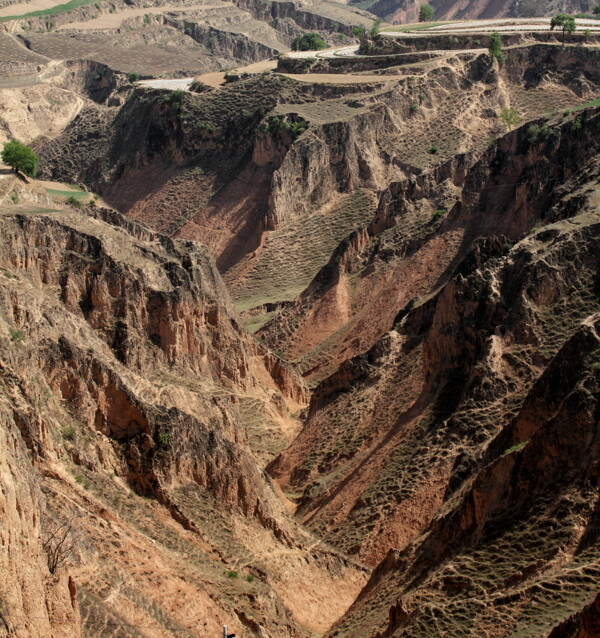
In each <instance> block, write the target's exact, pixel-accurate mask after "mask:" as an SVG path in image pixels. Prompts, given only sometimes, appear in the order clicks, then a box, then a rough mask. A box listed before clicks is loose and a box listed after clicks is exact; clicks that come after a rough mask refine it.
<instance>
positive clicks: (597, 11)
mask: <svg viewBox="0 0 600 638" xmlns="http://www.w3.org/2000/svg"><path fill="white" fill-rule="evenodd" d="M592 13H593V14H594V15H595V16H598V17H599V18H600V4H597V5H596V6H595V7H594V8H593V9H592Z"/></svg>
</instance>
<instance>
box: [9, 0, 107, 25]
mask: <svg viewBox="0 0 600 638" xmlns="http://www.w3.org/2000/svg"><path fill="white" fill-rule="evenodd" d="M94 1H95V0H69V2H65V3H64V4H57V5H55V6H53V7H49V8H48V9H40V10H39V11H30V12H29V13H23V14H21V15H15V16H4V17H2V18H0V22H9V21H10V20H22V19H24V18H40V17H43V16H51V15H56V14H57V13H68V12H69V11H73V10H74V9H78V8H79V7H85V6H87V5H88V4H93V3H94Z"/></svg>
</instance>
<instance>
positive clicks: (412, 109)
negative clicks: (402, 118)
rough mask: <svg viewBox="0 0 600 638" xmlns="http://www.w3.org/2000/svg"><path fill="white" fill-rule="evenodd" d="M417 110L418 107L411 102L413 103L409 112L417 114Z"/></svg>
mask: <svg viewBox="0 0 600 638" xmlns="http://www.w3.org/2000/svg"><path fill="white" fill-rule="evenodd" d="M418 110H419V105H418V104H417V103H416V102H413V103H412V104H411V105H410V112H411V113H417V112H418Z"/></svg>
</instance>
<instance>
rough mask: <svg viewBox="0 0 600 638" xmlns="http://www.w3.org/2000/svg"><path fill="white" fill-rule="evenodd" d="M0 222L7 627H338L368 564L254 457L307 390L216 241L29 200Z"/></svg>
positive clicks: (254, 631) (263, 630) (274, 440)
mask: <svg viewBox="0 0 600 638" xmlns="http://www.w3.org/2000/svg"><path fill="white" fill-rule="evenodd" d="M0 225H1V226H2V237H3V249H2V253H1V254H2V262H1V264H0V266H1V270H0V273H1V285H0V307H1V314H0V316H1V322H2V326H3V327H2V330H3V332H4V334H5V337H4V339H2V341H1V348H2V354H1V365H2V368H3V371H4V372H3V375H2V379H3V381H2V385H3V397H4V399H3V403H2V405H3V408H2V409H3V410H4V413H5V417H6V418H5V419H3V425H2V428H1V432H2V437H4V439H5V440H6V442H7V445H6V446H3V448H2V449H3V454H4V457H5V458H4V459H3V465H5V467H8V468H10V469H11V470H12V471H10V472H9V473H5V472H4V473H3V474H2V486H3V493H4V494H5V495H6V496H5V497H3V509H4V513H5V516H3V517H2V521H3V523H2V535H3V538H5V539H7V540H8V544H9V547H11V552H10V553H9V554H8V556H9V562H8V563H6V562H4V567H3V573H4V574H5V575H6V574H8V580H7V579H6V578H5V579H3V582H4V583H5V585H8V584H10V586H9V587H8V588H7V587H6V586H3V588H2V608H1V613H2V617H3V618H4V619H5V622H6V623H9V624H10V626H12V627H14V628H15V629H14V631H15V633H14V635H16V636H29V635H37V636H58V635H78V632H79V628H78V614H80V615H81V620H82V628H83V632H84V635H90V636H107V635H114V636H117V635H118V636H124V635H136V636H137V635H145V633H144V630H142V631H141V632H138V631H137V630H136V629H135V627H137V626H138V625H139V626H142V627H149V628H150V629H153V630H154V631H156V630H159V631H160V632H161V635H164V636H170V635H181V634H182V632H183V633H184V635H189V636H201V635H202V636H204V635H205V634H206V633H216V632H217V631H219V630H220V626H221V625H222V624H228V625H229V626H230V627H231V628H232V629H233V630H234V631H237V633H238V635H241V636H245V635H248V636H250V635H261V636H266V635H269V636H275V635H277V636H281V635H285V636H301V635H304V631H305V629H304V628H310V629H312V630H313V631H323V630H324V629H326V628H327V627H328V626H329V625H330V624H331V622H332V620H333V619H334V618H335V617H336V616H339V615H340V614H341V613H343V611H344V610H345V608H347V606H348V605H349V604H350V603H351V601H352V600H353V598H354V597H355V595H356V593H357V591H358V589H359V588H360V586H361V585H362V584H363V583H364V578H365V572H364V570H363V569H361V568H360V567H357V566H355V565H353V564H352V563H350V562H348V561H347V560H346V559H344V558H343V557H341V556H340V555H339V554H337V553H336V552H335V551H334V550H331V549H327V548H326V547H325V546H321V544H320V542H319V541H318V540H317V539H316V538H314V537H312V536H311V535H310V534H307V533H306V532H304V531H302V530H301V529H300V528H299V526H298V525H297V524H295V523H294V522H293V520H291V519H290V518H289V516H288V515H287V514H286V512H285V510H284V507H283V505H282V502H281V500H280V498H279V497H278V496H277V494H276V492H275V491H274V489H273V486H272V484H271V483H270V481H269V480H268V478H267V477H266V476H265V475H264V474H263V472H262V470H261V464H262V463H264V460H263V461H262V462H260V461H259V460H258V459H259V458H263V459H268V458H270V457H272V455H273V453H274V452H276V451H277V446H278V445H279V447H281V446H282V445H285V441H286V440H289V438H290V436H292V435H293V433H294V430H295V427H296V426H295V423H294V422H293V420H292V419H291V418H290V416H289V414H290V412H294V411H296V410H297V409H298V407H299V406H301V405H302V404H303V402H304V401H305V400H306V391H305V388H304V385H303V383H302V381H301V380H300V379H299V378H298V377H297V376H296V375H295V374H294V373H293V372H292V371H291V370H289V369H288V368H286V367H285V366H284V365H282V363H281V362H280V361H279V360H278V359H277V358H275V357H274V356H272V355H270V354H269V353H267V352H266V351H265V350H264V349H263V348H262V347H261V346H260V345H259V344H258V343H257V342H255V341H254V340H253V339H252V338H250V337H249V336H248V335H247V334H245V333H244V332H243V331H242V330H241V329H240V327H239V325H238V324H237V322H236V320H235V318H234V317H233V315H232V314H231V308H230V306H229V304H228V302H227V293H226V291H225V289H224V287H223V284H222V282H221V279H220V277H219V275H218V273H217V272H216V270H215V269H214V265H213V263H212V261H211V260H210V258H209V256H208V253H207V251H206V250H205V249H203V248H202V247H201V246H199V245H196V244H192V243H189V242H183V243H181V242H179V243H174V242H172V241H171V240H169V239H168V238H166V237H164V236H161V235H158V234H155V233H153V232H151V231H149V230H147V229H145V228H143V227H140V226H138V225H136V224H133V223H131V222H127V221H125V220H124V219H123V218H121V217H120V216H119V215H118V214H116V213H114V212H110V211H103V210H98V211H96V210H89V211H88V212H87V213H82V212H73V211H61V210H50V209H47V208H42V207H39V206H37V207H36V206H34V205H32V204H22V205H21V206H18V207H4V208H2V210H1V211H0ZM273 446H274V449H273ZM40 490H41V491H40ZM61 526H67V527H69V528H71V529H72V531H71V532H70V533H69V535H68V538H67V539H66V544H65V546H66V547H68V548H69V552H68V556H65V558H66V559H67V560H66V564H65V566H64V567H63V568H62V569H58V570H56V573H55V574H52V573H51V571H50V572H49V569H48V567H46V566H45V565H44V558H45V554H46V553H48V552H49V551H50V550H51V549H52V543H53V541H50V545H47V546H46V548H45V549H46V552H45V551H44V546H43V542H44V541H46V540H47V539H48V538H49V537H50V536H51V535H52V534H54V533H58V537H59V538H60V534H61V533H62V532H61V531H60V530H61V529H65V528H64V527H61ZM15 534H16V536H14V535H15ZM2 557H3V561H4V559H5V558H6V554H5V553H2ZM49 565H50V563H49ZM65 568H66V570H67V571H65ZM238 574H239V576H238ZM340 588H341V589H340ZM342 590H343V591H346V594H341V591H342ZM332 591H336V595H335V598H331V599H329V602H327V600H328V593H327V592H332ZM76 601H77V602H76ZM24 612H25V614H24ZM129 625H131V626H132V629H131V632H130V633H129V630H126V629H124V628H125V627H126V626H129ZM259 627H260V629H259ZM11 635H13V634H11Z"/></svg>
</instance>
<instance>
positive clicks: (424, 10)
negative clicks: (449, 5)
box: [419, 4, 435, 22]
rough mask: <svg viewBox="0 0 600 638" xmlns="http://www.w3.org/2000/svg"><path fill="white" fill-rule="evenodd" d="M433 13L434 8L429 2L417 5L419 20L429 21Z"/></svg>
mask: <svg viewBox="0 0 600 638" xmlns="http://www.w3.org/2000/svg"><path fill="white" fill-rule="evenodd" d="M434 13H435V9H434V8H433V7H432V6H431V5H430V4H422V5H421V6H420V7H419V22H430V21H431V20H432V19H433V14H434Z"/></svg>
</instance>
